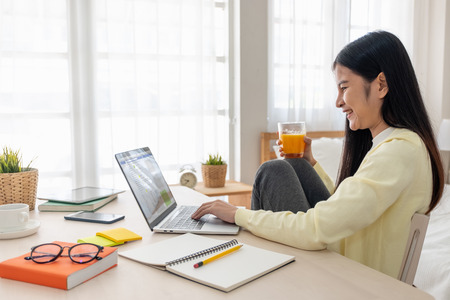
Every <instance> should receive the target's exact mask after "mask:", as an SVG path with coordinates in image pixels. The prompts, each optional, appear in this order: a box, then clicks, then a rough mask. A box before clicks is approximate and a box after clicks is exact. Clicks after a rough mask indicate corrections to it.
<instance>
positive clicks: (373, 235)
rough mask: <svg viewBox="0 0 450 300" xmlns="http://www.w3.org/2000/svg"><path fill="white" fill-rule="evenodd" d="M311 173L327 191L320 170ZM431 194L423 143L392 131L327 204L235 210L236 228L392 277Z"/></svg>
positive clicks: (403, 131)
mask: <svg viewBox="0 0 450 300" xmlns="http://www.w3.org/2000/svg"><path fill="white" fill-rule="evenodd" d="M314 168H315V169H316V171H317V172H318V174H319V175H320V177H321V178H322V180H323V181H324V182H325V184H326V185H327V187H328V189H329V190H330V191H332V190H333V189H334V187H333V185H332V182H331V180H330V179H329V177H328V175H326V173H325V172H324V170H323V169H322V167H321V166H320V165H319V164H318V163H317V164H316V166H315V167H314ZM431 194H432V173H431V164H430V159H429V156H428V152H427V150H426V147H425V145H424V143H423V141H422V139H420V137H419V136H418V135H417V134H415V133H414V132H411V131H409V130H406V129H395V130H394V131H393V132H392V133H391V134H390V135H389V136H388V137H387V138H386V139H385V140H383V141H382V142H381V143H379V144H378V145H377V146H376V147H374V148H373V149H371V150H370V151H369V152H368V153H367V155H366V157H365V158H364V160H363V162H362V163H361V165H360V167H359V169H358V170H357V172H356V173H355V175H354V176H352V177H348V178H346V179H345V180H344V181H343V182H342V183H341V184H340V185H339V187H338V188H337V189H336V191H335V192H334V193H333V194H332V196H331V197H330V198H328V200H327V201H322V202H319V203H318V204H317V205H316V206H315V208H312V209H309V210H308V211H307V212H306V213H304V212H299V213H296V214H294V213H291V212H277V213H274V212H271V211H263V210H259V211H251V210H246V209H238V211H237V213H236V224H238V225H240V226H242V227H244V228H246V229H248V230H249V231H251V232H252V233H253V234H255V235H257V236H260V237H263V238H266V239H269V240H273V241H276V242H279V243H283V244H286V245H290V246H293V247H297V248H301V249H306V250H320V249H325V248H328V249H331V250H333V251H336V252H338V253H340V254H342V255H344V256H346V257H348V258H350V259H353V260H355V261H358V262H360V263H362V264H365V265H367V266H369V267H371V268H373V269H375V270H378V271H381V272H383V273H385V274H387V275H390V276H392V277H395V278H396V277H397V276H398V273H399V270H400V265H401V262H402V258H403V254H404V251H405V247H406V242H407V239H408V234H409V227H410V224H411V217H412V215H413V214H414V213H415V212H420V213H425V212H426V211H427V209H428V206H429V203H430V200H431Z"/></svg>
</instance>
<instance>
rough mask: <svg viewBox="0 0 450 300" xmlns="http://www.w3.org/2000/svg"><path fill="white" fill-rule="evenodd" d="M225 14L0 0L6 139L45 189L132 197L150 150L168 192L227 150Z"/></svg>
mask: <svg viewBox="0 0 450 300" xmlns="http://www.w3.org/2000/svg"><path fill="white" fill-rule="evenodd" d="M228 124H229V119H228V7H227V1H213V0H67V1H61V0H9V1H8V0H0V141H1V146H10V147H13V148H16V149H17V148H19V149H20V150H21V151H22V153H23V157H24V161H25V162H27V160H30V159H32V158H34V157H36V159H35V161H34V163H33V166H34V167H36V168H38V169H39V172H40V178H39V189H40V190H42V189H47V188H75V187H79V186H84V185H98V186H105V187H120V188H125V187H126V182H125V180H124V178H123V176H122V175H121V174H120V170H119V168H118V166H117V163H116V162H115V159H114V154H115V153H118V152H121V151H126V150H130V149H134V148H137V147H144V146H149V147H150V149H151V150H152V151H153V153H154V155H155V157H156V159H157V161H158V162H159V164H160V167H161V168H162V169H163V173H165V175H166V179H167V180H168V181H169V183H176V182H177V173H178V169H179V168H180V167H181V166H182V165H183V164H192V165H194V167H196V168H197V169H198V173H200V170H199V168H200V162H201V161H202V160H204V159H205V158H206V157H207V154H208V153H217V152H220V154H221V155H222V156H223V157H224V158H225V159H227V158H228V157H229V153H228V151H229V150H228V148H229V147H228V135H229V134H228V126H229V125H228Z"/></svg>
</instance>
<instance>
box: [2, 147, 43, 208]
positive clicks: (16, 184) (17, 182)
mask: <svg viewBox="0 0 450 300" xmlns="http://www.w3.org/2000/svg"><path fill="white" fill-rule="evenodd" d="M30 166H31V162H30V163H29V164H28V166H27V167H26V168H24V167H23V166H22V155H21V154H20V151H18V150H17V151H13V150H12V149H10V148H8V147H4V148H3V153H0V205H2V204H10V203H25V204H28V205H29V207H30V210H33V209H34V206H35V204H36V192H37V182H38V170H37V169H33V168H31V167H30Z"/></svg>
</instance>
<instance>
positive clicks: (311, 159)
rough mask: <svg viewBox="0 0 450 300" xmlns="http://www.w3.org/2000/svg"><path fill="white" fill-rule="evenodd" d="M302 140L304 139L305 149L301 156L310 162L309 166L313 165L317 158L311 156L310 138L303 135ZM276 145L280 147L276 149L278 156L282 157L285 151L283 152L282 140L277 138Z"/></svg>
mask: <svg viewBox="0 0 450 300" xmlns="http://www.w3.org/2000/svg"><path fill="white" fill-rule="evenodd" d="M303 140H304V141H305V150H304V152H303V155H302V157H303V158H304V159H306V160H307V161H308V162H309V163H310V164H311V166H313V167H314V165H315V164H316V163H317V160H315V159H314V156H313V154H312V149H311V148H312V147H311V145H312V139H310V138H309V137H307V136H306V135H305V137H304V138H303ZM277 145H278V146H280V148H279V150H278V151H280V156H281V157H284V156H285V153H284V152H283V142H282V141H281V140H280V139H278V140H277Z"/></svg>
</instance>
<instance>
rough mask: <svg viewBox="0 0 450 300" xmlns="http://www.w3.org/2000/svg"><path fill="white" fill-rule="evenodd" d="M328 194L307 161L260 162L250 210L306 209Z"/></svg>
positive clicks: (277, 160) (296, 159)
mask: <svg viewBox="0 0 450 300" xmlns="http://www.w3.org/2000/svg"><path fill="white" fill-rule="evenodd" d="M329 197H330V193H329V192H328V190H327V188H326V187H325V185H324V183H323V181H322V180H321V179H320V177H319V175H318V174H317V172H316V171H315V170H314V168H313V167H312V166H311V164H310V163H309V162H307V161H306V160H304V159H302V158H292V159H284V160H280V159H275V160H270V161H267V162H265V163H264V164H262V165H261V166H260V167H259V169H258V171H257V172H256V176H255V183H254V184H253V193H252V209H253V210H258V209H264V210H271V211H288V210H289V211H292V212H294V213H296V212H298V211H303V212H306V211H307V210H308V209H310V208H312V207H314V206H315V205H316V203H317V202H319V201H323V200H326V199H328V198H329Z"/></svg>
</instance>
